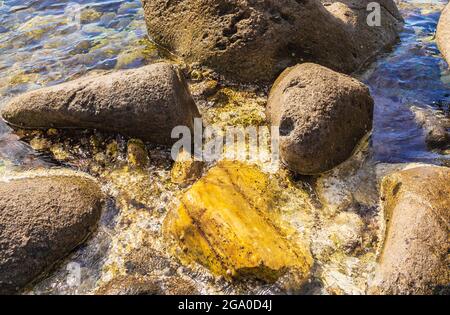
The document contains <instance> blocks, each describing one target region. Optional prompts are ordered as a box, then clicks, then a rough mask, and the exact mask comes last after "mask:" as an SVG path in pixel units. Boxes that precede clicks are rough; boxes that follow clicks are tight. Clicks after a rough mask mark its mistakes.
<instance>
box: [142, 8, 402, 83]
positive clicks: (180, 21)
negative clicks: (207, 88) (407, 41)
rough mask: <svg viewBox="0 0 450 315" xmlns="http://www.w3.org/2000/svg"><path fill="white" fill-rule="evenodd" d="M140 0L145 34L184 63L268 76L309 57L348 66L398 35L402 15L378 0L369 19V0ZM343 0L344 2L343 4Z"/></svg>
mask: <svg viewBox="0 0 450 315" xmlns="http://www.w3.org/2000/svg"><path fill="white" fill-rule="evenodd" d="M326 2H327V4H331V5H327V6H325V7H324V5H322V3H321V2H320V1H319V0H282V1H280V0H268V1H250V0H180V1H166V0H143V1H142V3H143V7H144V13H145V20H146V23H147V29H148V32H149V35H150V37H151V38H152V39H153V40H154V41H155V42H157V43H158V44H159V45H161V46H163V47H165V48H166V49H168V50H170V51H171V52H173V53H175V54H177V55H179V56H181V57H182V58H183V59H184V60H185V61H187V62H188V63H199V64H201V65H205V66H208V67H210V68H212V69H214V70H216V71H217V72H219V73H220V74H223V75H224V76H226V77H227V78H228V79H232V80H235V81H242V82H254V81H261V82H271V81H272V80H273V79H275V77H276V75H278V74H279V73H280V72H281V71H283V70H284V69H285V68H286V67H288V66H292V65H295V64H297V63H300V62H305V61H314V62H316V63H319V64H322V65H325V66H327V67H330V68H332V69H335V70H337V71H340V72H346V73H350V72H353V71H355V70H357V69H359V68H360V67H361V66H362V65H364V64H366V63H367V61H368V60H370V59H371V58H372V57H373V56H375V55H376V54H377V53H379V52H380V51H381V50H383V49H385V48H386V47H388V46H391V45H392V44H393V43H395V42H396V40H397V37H398V35H397V34H398V27H399V25H400V24H401V16H400V15H399V13H398V10H397V8H396V6H395V3H394V2H393V1H392V0H383V1H381V11H380V14H381V19H380V21H381V25H380V26H374V27H372V26H369V25H368V24H367V17H368V14H370V12H369V11H367V5H368V3H369V2H371V1H370V0H358V1H354V0H353V1H345V0H344V1H326ZM347 2H348V3H347Z"/></svg>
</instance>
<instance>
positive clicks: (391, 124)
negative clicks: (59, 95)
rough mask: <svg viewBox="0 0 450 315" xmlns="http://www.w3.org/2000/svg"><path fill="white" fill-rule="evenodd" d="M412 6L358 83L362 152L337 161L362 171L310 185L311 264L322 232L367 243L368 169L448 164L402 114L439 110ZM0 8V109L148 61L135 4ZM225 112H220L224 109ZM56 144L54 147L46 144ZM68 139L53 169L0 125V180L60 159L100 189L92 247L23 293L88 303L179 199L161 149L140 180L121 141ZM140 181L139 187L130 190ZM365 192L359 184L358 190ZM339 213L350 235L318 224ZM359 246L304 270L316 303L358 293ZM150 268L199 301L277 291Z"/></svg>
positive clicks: (420, 14) (441, 71)
mask: <svg viewBox="0 0 450 315" xmlns="http://www.w3.org/2000/svg"><path fill="white" fill-rule="evenodd" d="M422 2H424V1H409V2H407V4H405V5H404V6H402V7H403V8H404V9H403V14H404V17H405V28H404V30H403V32H402V33H401V42H400V43H399V44H398V45H397V46H396V47H394V49H393V51H391V52H389V53H386V54H385V55H384V56H382V57H380V58H379V59H378V61H377V62H376V63H374V64H373V65H372V66H371V68H370V69H369V70H368V71H367V72H365V73H364V74H362V75H361V77H362V79H363V80H364V81H365V82H366V83H367V84H368V85H369V87H370V89H371V92H372V95H373V97H374V99H375V103H376V107H375V120H374V129H373V134H372V138H371V143H370V146H369V148H368V149H367V151H368V152H365V153H364V154H362V153H361V154H360V155H359V156H358V157H355V161H353V162H352V161H350V162H349V164H352V163H355V164H358V165H359V164H362V165H363V166H362V167H361V168H360V170H359V171H357V172H354V173H352V172H347V171H346V167H345V166H344V167H341V168H338V169H337V170H336V172H335V173H334V174H330V175H327V176H324V178H323V179H320V180H319V182H320V181H322V182H323V183H325V184H327V185H328V186H327V187H328V188H323V189H322V190H323V191H322V192H321V193H322V194H323V195H324V196H328V197H329V200H333V201H332V202H330V204H325V203H324V204H323V208H321V207H316V208H317V209H313V210H311V211H312V212H313V214H312V215H311V218H312V217H314V218H315V219H314V220H315V221H316V223H317V222H318V224H317V226H314V227H311V229H314V232H313V233H315V234H314V235H315V240H314V242H313V243H314V244H313V245H312V246H313V247H314V249H313V251H314V252H315V255H322V252H326V251H328V250H329V248H328V247H329V246H331V245H329V244H328V243H327V242H328V241H327V240H328V238H329V235H328V234H327V233H328V232H329V231H328V230H335V232H333V233H335V234H336V235H340V234H339V233H341V234H342V235H346V233H349V234H351V235H357V236H358V235H360V234H361V235H363V234H364V235H366V234H367V235H368V236H367V237H368V238H374V239H375V238H376V237H375V236H374V235H373V234H376V233H374V232H373V231H372V230H371V229H372V228H371V227H370V228H366V231H359V230H358V229H359V228H358V227H357V226H359V225H360V224H359V223H358V222H359V221H361V220H362V221H363V222H364V223H365V224H366V226H370V225H375V227H373V230H377V229H378V227H376V224H377V223H376V221H377V220H378V219H377V218H376V217H377V213H378V208H377V205H376V203H377V197H378V196H377V192H376V187H375V188H374V187H371V188H370V187H369V186H370V185H372V186H375V182H376V175H375V174H373V173H375V171H374V165H376V164H379V163H398V162H426V163H433V164H442V163H446V161H448V160H449V158H450V156H449V155H443V154H439V153H437V152H431V151H430V150H428V149H427V146H426V144H425V139H424V136H423V133H422V130H421V129H420V127H419V126H418V125H417V124H416V122H415V121H414V115H413V113H412V112H411V110H410V107H411V106H412V105H415V106H419V107H424V108H425V107H427V106H431V107H432V108H434V109H436V110H442V111H443V112H445V113H446V115H448V113H449V112H450V109H449V104H450V95H449V93H450V72H449V71H448V70H447V65H446V64H445V62H444V61H443V59H442V58H441V56H440V55H439V52H438V50H437V48H436V44H435V42H434V39H433V35H434V31H435V29H436V24H437V21H438V18H439V13H438V9H440V8H441V7H442V3H443V2H440V1H431V2H433V3H434V4H433V5H429V4H426V5H423V4H421V3H422ZM411 3H413V5H411ZM0 4H1V6H0V95H1V96H0V97H1V98H0V107H1V106H2V105H1V104H2V103H4V102H6V101H7V100H8V99H9V98H10V97H13V96H14V95H17V94H19V93H23V92H25V91H28V90H32V89H36V88H39V87H42V86H48V85H53V84H57V83H60V82H64V81H68V80H71V79H73V78H76V77H79V76H82V75H84V74H86V73H88V72H93V71H109V70H114V69H124V68H133V67H139V66H142V65H144V64H148V63H151V62H154V61H156V60H159V59H160V55H159V54H158V52H157V50H156V47H155V46H154V45H152V43H151V42H150V41H149V40H148V39H147V38H146V29H145V23H144V21H143V12H142V8H141V4H140V2H139V0H130V1H92V0H90V1H81V0H80V1H61V0H59V1H42V0H38V1H1V0H0ZM250 95H251V93H250ZM246 97H247V98H248V96H246ZM250 98H251V96H250ZM256 99H257V97H254V98H253V102H252V106H251V107H250V108H251V111H250V114H248V113H245V115H250V116H252V117H251V118H252V119H251V121H253V120H254V119H255V117H256V116H258V115H259V114H261V113H263V103H264V102H263V101H260V100H258V101H257V100H256ZM235 101H236V102H237V103H238V105H239V103H245V102H246V101H245V97H244V98H243V99H239V97H236V98H235ZM212 102H213V103H214V100H213V101H212ZM246 105H248V104H246ZM233 109H234V107H233V106H231V107H230V111H233ZM215 110H216V109H215V108H214V106H212V108H211V109H210V113H213V114H211V116H213V117H212V118H210V117H208V116H207V115H206V116H207V117H206V118H207V119H209V118H210V120H211V122H214V123H219V124H220V123H226V122H227V121H231V120H230V117H229V116H227V114H229V113H224V112H220V111H218V115H217V117H216V116H214V115H215V112H214V111H215ZM239 113H240V114H242V112H239ZM234 114H235V113H234ZM240 114H237V117H235V116H236V115H234V116H233V117H234V118H235V120H236V121H241V120H243V117H241V116H239V115H240ZM245 118H248V117H245ZM256 118H258V119H256V121H258V122H259V121H263V120H264V117H262V116H261V117H260V116H258V117H256ZM216 120H217V121H216ZM233 121H234V120H233ZM94 136H95V135H94ZM87 137H91V138H92V135H90V134H88V135H87ZM58 141H59V138H58V139H57V140H55V143H57V142H58ZM62 141H65V140H62ZM77 141H78V139H74V140H73V141H72V142H70V143H67V144H66V142H64V143H65V144H64V145H63V147H64V146H65V148H67V147H70V149H71V150H72V151H71V152H69V155H70V154H73V155H74V156H75V158H73V159H71V158H68V159H65V158H56V159H54V158H52V156H51V155H49V154H48V153H45V152H44V153H42V152H41V151H39V152H38V151H35V150H33V149H32V148H31V147H30V145H28V144H27V143H25V142H22V141H20V140H19V137H18V136H17V135H15V134H13V133H12V132H11V129H10V128H9V127H8V126H6V125H5V124H4V123H3V122H0V176H1V175H2V172H3V173H8V172H15V171H17V172H21V171H23V169H30V168H31V169H33V168H38V167H42V166H43V167H51V166H59V165H61V163H62V162H61V161H62V160H63V161H65V160H68V165H69V166H72V167H75V168H78V169H81V170H84V171H88V172H89V173H91V174H94V175H96V176H97V177H98V178H100V180H101V181H102V183H103V184H104V187H103V189H104V190H105V191H106V192H107V193H108V195H109V196H111V197H110V198H109V199H108V202H107V207H106V208H107V211H106V212H105V213H104V215H103V218H102V221H101V224H100V228H99V231H98V232H97V233H96V234H95V235H94V237H93V239H91V240H90V241H88V242H87V243H86V244H84V245H82V246H80V248H78V250H77V251H75V253H74V254H73V255H71V257H70V258H69V259H68V261H66V262H65V263H64V264H62V266H60V268H58V269H57V270H56V271H55V272H53V273H52V275H51V276H50V277H48V278H47V279H45V280H44V281H42V282H40V283H39V284H38V285H37V286H36V287H35V288H34V289H33V290H32V293H50V294H51V293H89V292H91V291H92V290H93V289H94V288H95V287H96V286H97V282H107V281H108V280H109V279H111V278H112V277H114V276H116V275H117V274H123V273H126V270H127V268H128V267H127V263H128V262H127V261H126V260H127V257H128V256H129V255H131V254H133V253H134V252H135V251H139V249H140V248H144V247H145V246H149V245H148V242H150V243H151V244H152V245H151V247H154V248H155V251H156V252H157V251H158V250H159V249H161V248H162V247H161V233H160V230H161V222H162V220H163V218H164V216H165V214H166V212H167V210H168V208H169V205H168V204H170V203H171V202H172V200H176V195H177V193H179V192H180V191H181V189H180V188H179V187H176V186H174V185H172V184H171V183H170V167H171V162H170V158H169V155H168V152H167V151H164V150H161V149H160V148H148V150H149V156H150V157H151V162H152V163H151V166H150V167H149V169H148V170H146V171H145V172H140V171H130V170H129V169H127V168H126V166H124V165H123V164H126V157H125V155H126V140H124V139H123V138H121V137H115V138H114V137H107V138H106V139H103V138H102V144H101V145H100V148H98V147H97V145H93V144H92V143H90V142H89V141H88V142H87V143H81V144H78V143H77ZM113 141H116V142H117V143H118V151H119V152H118V157H117V159H116V161H115V163H114V166H113V167H112V168H110V169H108V167H106V168H105V169H103V170H100V171H98V170H96V169H95V168H94V167H92V166H89V165H88V166H86V164H89V161H90V160H92V159H94V157H95V156H96V154H98V153H99V152H100V153H101V152H104V151H105V147H106V144H108V143H112V142H113ZM69 151H70V150H69ZM75 151H76V152H75ZM124 151H125V152H124ZM80 152H81V153H80ZM53 153H54V154H55V152H53ZM367 157H368V158H367ZM86 161H88V162H86ZM63 164H64V163H63ZM348 173H350V174H351V175H348ZM142 183H145V184H146V185H144V186H140V185H142ZM367 183H369V184H370V185H367V186H366V184H367ZM325 186H326V185H324V187H325ZM330 187H331V188H330ZM368 187H369V188H368ZM366 189H367V190H366ZM370 189H371V190H370ZM369 190H370V191H369ZM361 191H362V192H361ZM295 193H300V189H299V190H295V189H294V191H293V193H292V195H293V196H294V195H295ZM349 195H352V196H351V199H354V200H353V201H352V202H348V201H347V197H348V196H349ZM325 199H326V198H325ZM301 202H302V201H301V200H300V199H298V200H294V199H292V208H295V207H298V208H302V207H304V205H301ZM297 203H298V204H297ZM343 204H345V207H347V208H352V207H355V208H357V209H356V210H354V209H353V210H351V211H353V212H352V213H351V214H348V213H345V214H344V216H347V215H349V216H350V217H349V218H347V219H349V221H352V220H354V221H357V222H356V223H355V224H354V225H351V224H344V225H342V226H341V225H339V224H340V223H336V222H334V221H333V220H331V219H330V218H328V216H329V217H331V218H332V217H333V216H334V215H336V214H338V213H340V211H342V209H338V208H339V207H342V205H343ZM347 208H345V211H347V210H348V209H347ZM143 210H144V211H143ZM345 211H344V212H345ZM349 211H350V210H349ZM355 213H356V214H355ZM354 214H355V215H354ZM289 215H291V216H292V217H291V219H292V222H293V224H297V223H298V224H299V226H300V225H301V224H303V222H300V221H301V219H300V218H299V216H298V213H296V212H292V213H287V216H289ZM305 216H307V215H305ZM311 218H309V219H311ZM296 220H300V221H299V222H297V221H296ZM311 220H312V219H311ZM306 221H307V220H306ZM344 221H345V220H344ZM311 224H312V223H311ZM323 227H325V228H323ZM367 230H369V231H367ZM369 234H370V235H369ZM321 242H323V244H322V243H321ZM367 242H368V243H370V246H367V250H366V251H365V252H363V253H357V254H342V253H341V252H339V251H336V255H335V256H336V257H333V258H327V259H326V260H324V259H322V260H320V264H321V266H320V269H321V270H320V272H319V271H316V274H315V277H318V278H322V280H321V281H322V282H324V283H325V287H326V289H327V290H325V293H330V292H339V293H350V294H351V293H361V292H363V291H364V286H365V283H364V281H365V279H366V278H367V276H366V273H368V272H370V269H371V266H372V265H371V264H372V263H373V261H374V259H373V258H374V253H375V250H376V249H375V245H373V244H372V243H376V240H373V241H372V240H369V241H367ZM331 247H332V246H331ZM324 255H325V254H324ZM327 255H328V254H327ZM330 255H331V254H330ZM73 262H76V263H78V264H79V266H81V268H82V270H81V271H82V272H81V274H82V279H81V280H82V281H81V284H80V285H77V286H73V285H70V284H68V283H67V276H68V274H69V271H70V266H71V265H70V263H73ZM157 265H158V268H155V274H156V275H157V276H170V275H172V274H178V275H180V276H183V277H188V278H191V279H194V281H195V282H196V283H197V287H198V290H199V291H200V292H202V293H215V292H223V293H236V292H244V293H247V292H250V293H255V292H256V293H273V292H277V288H276V287H273V286H264V285H261V284H258V283H255V284H253V283H247V284H244V285H243V286H242V287H240V286H236V285H229V284H227V283H225V282H223V281H221V280H220V279H219V280H217V279H214V277H211V275H209V274H208V272H206V271H205V270H203V269H202V268H199V269H195V268H194V269H189V268H184V267H180V266H179V265H177V264H176V263H174V262H172V261H171V260H170V259H167V257H164V255H162V254H161V258H160V259H158V261H157ZM343 270H344V271H343ZM312 286H314V285H312ZM311 292H314V293H324V292H323V291H321V290H320V288H319V290H314V289H311Z"/></svg>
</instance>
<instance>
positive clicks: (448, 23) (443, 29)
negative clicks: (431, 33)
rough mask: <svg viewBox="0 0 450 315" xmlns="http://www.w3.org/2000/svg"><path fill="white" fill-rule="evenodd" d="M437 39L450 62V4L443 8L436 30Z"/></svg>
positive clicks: (445, 57)
mask: <svg viewBox="0 0 450 315" xmlns="http://www.w3.org/2000/svg"><path fill="white" fill-rule="evenodd" d="M436 41H437V44H438V46H439V50H440V51H441V53H442V55H443V56H444V59H445V60H446V61H447V63H449V64H450V4H447V6H446V7H445V8H444V10H442V13H441V18H440V19H439V24H438V26H437V31H436Z"/></svg>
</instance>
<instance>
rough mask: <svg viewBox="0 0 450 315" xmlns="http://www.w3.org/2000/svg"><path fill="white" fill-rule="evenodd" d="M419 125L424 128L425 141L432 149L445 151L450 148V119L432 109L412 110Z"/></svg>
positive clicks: (416, 108) (417, 108)
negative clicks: (449, 129) (449, 130)
mask: <svg viewBox="0 0 450 315" xmlns="http://www.w3.org/2000/svg"><path fill="white" fill-rule="evenodd" d="M411 110H412V112H413V113H414V115H415V118H416V121H417V123H418V124H419V125H420V126H421V127H422V128H423V131H424V135H425V141H426V143H427V146H428V147H429V148H430V149H441V150H445V149H448V148H449V147H450V134H449V132H448V131H447V129H448V128H450V119H449V118H446V117H445V115H442V114H441V113H440V112H438V111H435V110H432V109H431V108H420V107H417V106H413V107H412V108H411Z"/></svg>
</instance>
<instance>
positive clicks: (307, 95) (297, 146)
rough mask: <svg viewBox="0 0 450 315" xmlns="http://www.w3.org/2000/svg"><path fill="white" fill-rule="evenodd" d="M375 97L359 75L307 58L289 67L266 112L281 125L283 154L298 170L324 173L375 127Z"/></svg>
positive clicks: (273, 120)
mask: <svg viewBox="0 0 450 315" xmlns="http://www.w3.org/2000/svg"><path fill="white" fill-rule="evenodd" d="M373 106H374V103H373V99H372V97H371V96H370V93H369V89H368V88H367V87H366V86H365V85H364V84H362V83H361V82H359V81H358V80H356V79H353V78H351V77H349V76H347V75H343V74H340V73H337V72H334V71H332V70H330V69H327V68H325V67H322V66H319V65H316V64H312V63H304V64H301V65H298V66H295V67H292V68H289V69H287V70H286V71H284V72H283V73H282V74H281V76H280V77H279V78H278V79H277V81H276V82H275V84H274V86H273V87H272V90H271V92H270V95H269V101H268V104H267V109H266V114H267V118H268V120H269V122H270V123H271V124H272V125H273V126H279V127H280V155H281V159H282V161H283V162H284V163H285V164H286V165H287V167H288V168H289V169H291V170H293V171H295V172H297V173H299V174H305V175H310V174H319V173H323V172H326V171H329V170H331V169H332V168H334V167H335V166H337V165H339V164H340V163H342V162H344V161H345V160H346V159H348V158H349V157H350V156H351V154H352V152H353V151H354V149H355V147H356V146H357V144H358V143H359V142H360V140H361V139H362V138H363V137H364V135H365V134H367V133H368V132H369V131H370V130H371V129H372V118H373Z"/></svg>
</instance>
